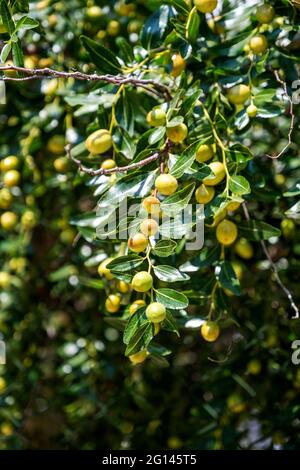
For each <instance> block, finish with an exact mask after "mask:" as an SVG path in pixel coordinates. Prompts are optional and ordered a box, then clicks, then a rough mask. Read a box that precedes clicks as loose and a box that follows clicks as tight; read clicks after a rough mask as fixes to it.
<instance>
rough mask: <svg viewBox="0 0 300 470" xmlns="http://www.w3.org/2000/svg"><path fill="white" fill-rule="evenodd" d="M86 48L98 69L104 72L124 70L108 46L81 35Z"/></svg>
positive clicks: (115, 72)
mask: <svg viewBox="0 0 300 470" xmlns="http://www.w3.org/2000/svg"><path fill="white" fill-rule="evenodd" d="M80 39H81V42H82V44H83V46H84V48H85V49H86V50H87V52H88V53H89V55H90V58H91V61H92V62H93V63H94V64H95V65H96V67H97V69H98V70H99V71H100V72H102V73H108V74H110V73H111V74H117V73H120V72H121V71H122V69H121V67H120V64H119V62H118V60H117V58H116V56H115V54H113V53H112V52H111V51H110V50H109V49H108V48H106V47H103V46H101V44H99V43H97V42H96V41H93V40H92V39H90V38H88V37H87V36H80Z"/></svg>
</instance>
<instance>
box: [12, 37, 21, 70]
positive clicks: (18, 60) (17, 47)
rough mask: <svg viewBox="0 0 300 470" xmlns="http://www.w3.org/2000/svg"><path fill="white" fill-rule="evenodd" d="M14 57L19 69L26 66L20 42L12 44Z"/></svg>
mask: <svg viewBox="0 0 300 470" xmlns="http://www.w3.org/2000/svg"><path fill="white" fill-rule="evenodd" d="M12 56H13V61H14V64H15V65H16V66H17V67H23V66H24V56H23V51H22V47H21V41H20V40H18V41H17V42H14V43H13V44H12Z"/></svg>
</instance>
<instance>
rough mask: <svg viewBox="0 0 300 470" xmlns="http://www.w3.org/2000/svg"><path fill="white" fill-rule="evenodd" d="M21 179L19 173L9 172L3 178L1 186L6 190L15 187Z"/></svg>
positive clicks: (15, 171)
mask: <svg viewBox="0 0 300 470" xmlns="http://www.w3.org/2000/svg"><path fill="white" fill-rule="evenodd" d="M20 178H21V175H20V173H19V172H18V171H17V170H9V171H7V172H6V173H5V174H4V176H3V184H4V186H6V187H7V188H12V187H13V186H17V184H18V183H19V181H20Z"/></svg>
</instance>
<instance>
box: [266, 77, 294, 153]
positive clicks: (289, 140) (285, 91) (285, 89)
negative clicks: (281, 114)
mask: <svg viewBox="0 0 300 470" xmlns="http://www.w3.org/2000/svg"><path fill="white" fill-rule="evenodd" d="M273 73H274V75H275V78H276V80H277V82H278V83H280V84H281V86H282V88H283V91H284V95H285V96H286V98H287V100H288V102H289V115H290V118H291V121H290V127H289V132H288V142H287V144H286V145H285V146H284V147H283V149H282V150H281V151H280V152H279V153H277V154H275V155H268V154H267V157H269V158H273V159H277V158H279V157H281V155H283V154H284V152H285V151H286V150H287V149H288V148H289V147H290V145H291V144H292V134H293V131H294V125H295V114H294V103H293V100H292V98H291V97H290V95H289V93H288V89H287V84H286V83H285V81H283V80H282V79H281V78H280V76H279V73H278V70H273Z"/></svg>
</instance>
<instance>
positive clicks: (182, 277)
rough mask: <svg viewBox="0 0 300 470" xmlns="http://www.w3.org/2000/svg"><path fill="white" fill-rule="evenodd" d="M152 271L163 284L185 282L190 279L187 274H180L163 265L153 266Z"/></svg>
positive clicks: (177, 270) (176, 270)
mask: <svg viewBox="0 0 300 470" xmlns="http://www.w3.org/2000/svg"><path fill="white" fill-rule="evenodd" d="M153 270H154V273H155V275H156V277H158V279H160V280H161V281H165V282H179V281H187V280H188V279H189V278H190V277H189V276H188V275H187V274H185V273H181V272H180V271H179V269H176V268H173V267H172V266H167V265H163V264H162V265H159V266H153Z"/></svg>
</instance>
